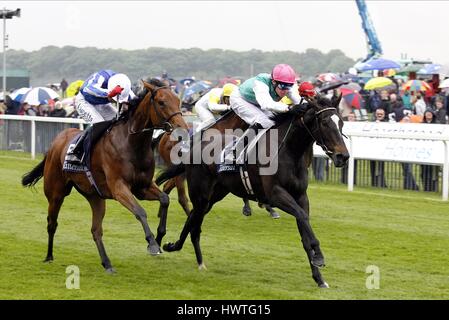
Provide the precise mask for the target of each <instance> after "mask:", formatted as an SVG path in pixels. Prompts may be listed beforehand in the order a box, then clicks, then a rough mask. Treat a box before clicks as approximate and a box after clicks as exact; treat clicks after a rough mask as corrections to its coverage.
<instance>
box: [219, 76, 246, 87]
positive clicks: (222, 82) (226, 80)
mask: <svg viewBox="0 0 449 320" xmlns="http://www.w3.org/2000/svg"><path fill="white" fill-rule="evenodd" d="M227 83H232V84H235V85H236V86H238V85H240V83H241V81H240V79H236V78H233V77H224V78H223V79H220V80H219V81H218V86H219V87H223V86H224V85H225V84H227Z"/></svg>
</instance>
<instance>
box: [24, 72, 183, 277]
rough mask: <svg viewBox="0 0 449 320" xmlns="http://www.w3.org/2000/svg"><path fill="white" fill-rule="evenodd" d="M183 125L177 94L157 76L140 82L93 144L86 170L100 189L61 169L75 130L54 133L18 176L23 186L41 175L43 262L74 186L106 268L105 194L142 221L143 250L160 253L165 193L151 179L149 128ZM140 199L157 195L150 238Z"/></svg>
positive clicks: (82, 176) (108, 267)
mask: <svg viewBox="0 0 449 320" xmlns="http://www.w3.org/2000/svg"><path fill="white" fill-rule="evenodd" d="M155 128H163V129H164V130H167V131H171V130H173V128H185V129H187V124H186V123H185V122H184V120H183V118H182V114H181V112H180V108H179V99H178V97H177V96H176V95H175V94H174V93H172V91H171V90H170V88H169V87H166V86H164V84H163V83H162V82H160V81H159V80H157V79H152V80H150V81H149V82H146V81H142V84H141V86H140V91H139V92H137V97H136V99H134V100H132V101H131V102H130V105H129V109H128V110H127V111H124V112H123V113H122V115H121V116H120V118H119V119H118V120H117V121H116V122H115V123H113V124H112V127H111V128H110V130H109V131H108V133H106V134H104V135H103V136H102V137H101V138H100V139H99V140H98V143H96V144H95V146H94V147H93V149H92V157H91V173H92V176H93V178H94V181H95V182H96V185H97V187H98V190H99V192H100V193H101V196H100V194H99V193H98V191H97V189H95V188H94V187H93V186H92V184H91V183H90V182H89V180H88V178H87V177H86V175H85V174H84V173H68V172H65V171H64V172H63V170H62V168H63V162H64V159H65V155H66V152H67V149H68V146H69V143H70V141H71V140H72V139H73V138H74V137H75V135H77V134H79V132H80V130H78V129H73V128H70V129H66V130H64V131H62V132H61V133H60V134H58V135H57V136H56V138H55V139H54V141H53V142H52V145H51V146H50V149H49V150H48V152H47V154H46V155H45V157H44V159H43V160H42V162H40V163H39V164H38V165H37V166H36V167H35V168H34V169H33V170H31V171H30V172H29V173H27V174H25V175H24V176H23V178H22V185H23V186H28V187H31V186H34V185H35V184H36V183H37V182H38V180H39V179H40V178H42V177H44V192H45V196H46V197H47V200H48V204H49V205H48V218H47V221H48V226H47V231H48V251H47V257H46V258H45V260H44V261H45V262H48V261H52V260H53V238H54V235H55V232H56V228H57V225H58V223H57V219H58V214H59V210H60V208H61V205H62V203H63V201H64V198H65V197H66V196H68V195H69V194H70V192H71V190H72V188H73V187H75V189H76V190H77V191H78V192H79V193H81V194H82V195H83V196H84V197H85V198H86V199H87V201H88V202H89V204H90V206H91V209H92V229H91V232H92V235H93V240H94V241H95V244H96V245H97V248H98V252H99V254H100V257H101V263H102V265H103V267H104V268H105V269H106V271H107V272H110V273H112V272H114V269H113V267H112V264H111V261H110V260H109V258H108V256H107V254H106V250H105V247H104V245H103V241H102V235H103V228H102V221H103V218H104V215H105V199H115V200H117V201H118V202H120V203H121V204H122V205H123V206H124V207H125V208H127V209H128V210H129V211H131V212H132V213H133V214H134V215H135V217H136V218H137V220H139V222H140V223H141V224H142V227H143V229H144V232H145V239H146V240H147V242H148V251H149V253H150V254H152V255H157V254H159V253H160V252H161V250H160V244H161V241H162V238H163V237H164V235H165V233H166V220H167V208H168V205H169V198H168V196H167V195H166V194H165V193H163V192H161V191H160V190H159V188H158V187H157V186H156V185H155V184H154V182H153V181H152V180H153V175H154V170H155V161H154V156H153V150H152V149H151V140H152V133H153V129H155ZM136 198H137V199H139V200H159V202H160V207H159V218H160V221H159V226H158V229H157V236H156V238H155V237H154V235H153V233H152V232H151V230H150V227H149V225H148V222H147V214H146V212H145V210H144V209H143V208H142V206H141V205H140V204H139V203H138V202H137V200H136Z"/></svg>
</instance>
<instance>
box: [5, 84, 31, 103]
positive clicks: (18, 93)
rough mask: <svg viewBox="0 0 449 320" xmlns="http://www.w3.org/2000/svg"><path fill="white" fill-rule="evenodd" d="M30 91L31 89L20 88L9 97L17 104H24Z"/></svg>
mask: <svg viewBox="0 0 449 320" xmlns="http://www.w3.org/2000/svg"><path fill="white" fill-rule="evenodd" d="M30 90H31V88H25V87H24V88H20V89H17V90H14V91H13V92H12V93H11V94H10V95H9V97H10V98H11V99H12V100H14V101H16V102H22V101H23V98H24V96H25V95H26V94H27V93H28V92H29V91H30Z"/></svg>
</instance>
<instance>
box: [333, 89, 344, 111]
mask: <svg viewBox="0 0 449 320" xmlns="http://www.w3.org/2000/svg"><path fill="white" fill-rule="evenodd" d="M342 96H343V94H342V93H341V92H340V94H339V95H338V97H336V96H333V97H332V99H331V103H332V107H334V108H338V106H339V104H340V101H341V98H342Z"/></svg>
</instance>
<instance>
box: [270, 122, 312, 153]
mask: <svg viewBox="0 0 449 320" xmlns="http://www.w3.org/2000/svg"><path fill="white" fill-rule="evenodd" d="M289 126H290V121H287V123H284V124H283V125H281V126H279V131H280V133H279V139H280V141H282V139H284V137H285V135H286V134H287V136H286V137H285V142H284V144H285V147H286V150H288V153H289V154H291V155H292V156H293V157H294V159H295V160H296V161H298V160H299V159H300V158H302V157H303V156H306V157H308V156H309V152H310V148H311V147H312V145H313V142H314V141H313V139H312V137H311V136H310V133H309V132H308V131H307V130H306V129H305V128H304V127H303V126H300V127H299V126H297V125H292V126H291V128H290V130H289V132H287V131H288V127H289Z"/></svg>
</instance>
